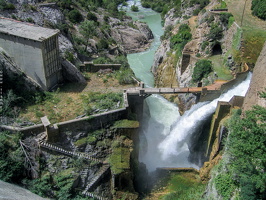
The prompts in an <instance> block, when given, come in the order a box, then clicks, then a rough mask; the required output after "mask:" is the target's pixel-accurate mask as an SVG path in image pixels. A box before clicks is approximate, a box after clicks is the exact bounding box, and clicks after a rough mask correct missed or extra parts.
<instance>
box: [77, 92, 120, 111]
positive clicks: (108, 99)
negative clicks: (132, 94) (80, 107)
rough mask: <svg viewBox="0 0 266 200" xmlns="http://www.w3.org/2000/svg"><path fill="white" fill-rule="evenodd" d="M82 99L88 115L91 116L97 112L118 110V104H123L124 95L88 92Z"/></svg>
mask: <svg viewBox="0 0 266 200" xmlns="http://www.w3.org/2000/svg"><path fill="white" fill-rule="evenodd" d="M81 98H82V101H83V104H84V110H85V111H86V114H87V115H91V114H92V113H94V112H95V111H96V110H98V111H102V110H112V109H116V108H117V104H118V103H119V102H122V94H120V93H100V92H88V93H86V94H82V95H81Z"/></svg>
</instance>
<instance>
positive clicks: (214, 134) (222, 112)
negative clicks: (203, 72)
mask: <svg viewBox="0 0 266 200" xmlns="http://www.w3.org/2000/svg"><path fill="white" fill-rule="evenodd" d="M243 102H244V97H242V96H234V97H232V99H231V100H230V101H229V102H222V101H219V102H218V104H217V107H216V111H215V113H214V115H213V117H212V122H211V128H210V133H209V140H208V146H207V150H206V156H210V158H211V159H212V158H213V157H214V156H215V153H216V152H218V151H219V145H220V142H221V141H220V136H219V134H220V126H221V124H220V122H221V121H222V120H223V119H224V118H225V117H226V116H227V115H229V114H230V112H231V110H232V108H234V107H239V108H240V107H242V106H243ZM214 143H216V144H214ZM213 148H216V149H215V151H212V149H213Z"/></svg>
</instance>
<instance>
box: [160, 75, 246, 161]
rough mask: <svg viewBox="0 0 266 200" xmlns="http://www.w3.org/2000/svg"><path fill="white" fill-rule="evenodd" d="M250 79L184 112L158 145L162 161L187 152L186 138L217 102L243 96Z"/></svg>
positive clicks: (212, 111)
mask: <svg viewBox="0 0 266 200" xmlns="http://www.w3.org/2000/svg"><path fill="white" fill-rule="evenodd" d="M250 79H251V74H249V75H248V77H247V79H246V80H245V81H243V82H242V83H240V84H239V85H237V86H236V87H234V88H232V89H230V90H229V91H228V92H226V93H224V94H222V95H221V96H220V97H219V98H217V99H215V100H213V101H211V102H209V103H207V104H206V103H198V104H196V105H194V106H193V107H192V108H191V109H190V110H189V111H188V112H185V113H184V115H183V116H182V117H180V118H179V119H178V121H177V122H175V125H174V127H173V129H172V130H171V131H170V133H169V135H167V136H166V137H165V138H164V139H163V140H162V142H161V143H160V144H159V145H158V148H159V149H160V152H161V155H160V156H161V158H162V160H163V161H166V160H168V159H173V156H174V157H178V155H180V154H182V153H183V152H185V151H189V150H188V148H187V146H188V145H187V141H188V138H189V137H190V136H191V134H192V133H193V132H194V131H195V130H197V128H198V127H199V124H200V123H201V121H202V120H204V119H206V118H207V117H209V116H210V115H211V114H212V113H214V111H215V109H216V106H217V102H218V101H226V102H228V101H229V100H230V99H231V98H232V97H233V96H234V95H238V96H245V94H246V92H247V90H248V87H249V83H250Z"/></svg>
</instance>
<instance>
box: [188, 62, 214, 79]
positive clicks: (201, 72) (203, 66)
mask: <svg viewBox="0 0 266 200" xmlns="http://www.w3.org/2000/svg"><path fill="white" fill-rule="evenodd" d="M212 71H213V68H212V62H211V61H210V60H205V59H203V60H199V61H197V62H196V66H195V67H194V70H193V74H192V80H193V81H194V82H199V81H201V79H203V78H206V77H207V76H208V75H209V73H211V72H212Z"/></svg>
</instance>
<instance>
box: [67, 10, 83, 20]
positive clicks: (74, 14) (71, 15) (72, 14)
mask: <svg viewBox="0 0 266 200" xmlns="http://www.w3.org/2000/svg"><path fill="white" fill-rule="evenodd" d="M68 18H69V21H71V22H72V23H79V22H81V21H82V20H83V17H82V15H81V13H80V12H79V11H78V10H71V11H70V12H69V13H68Z"/></svg>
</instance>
